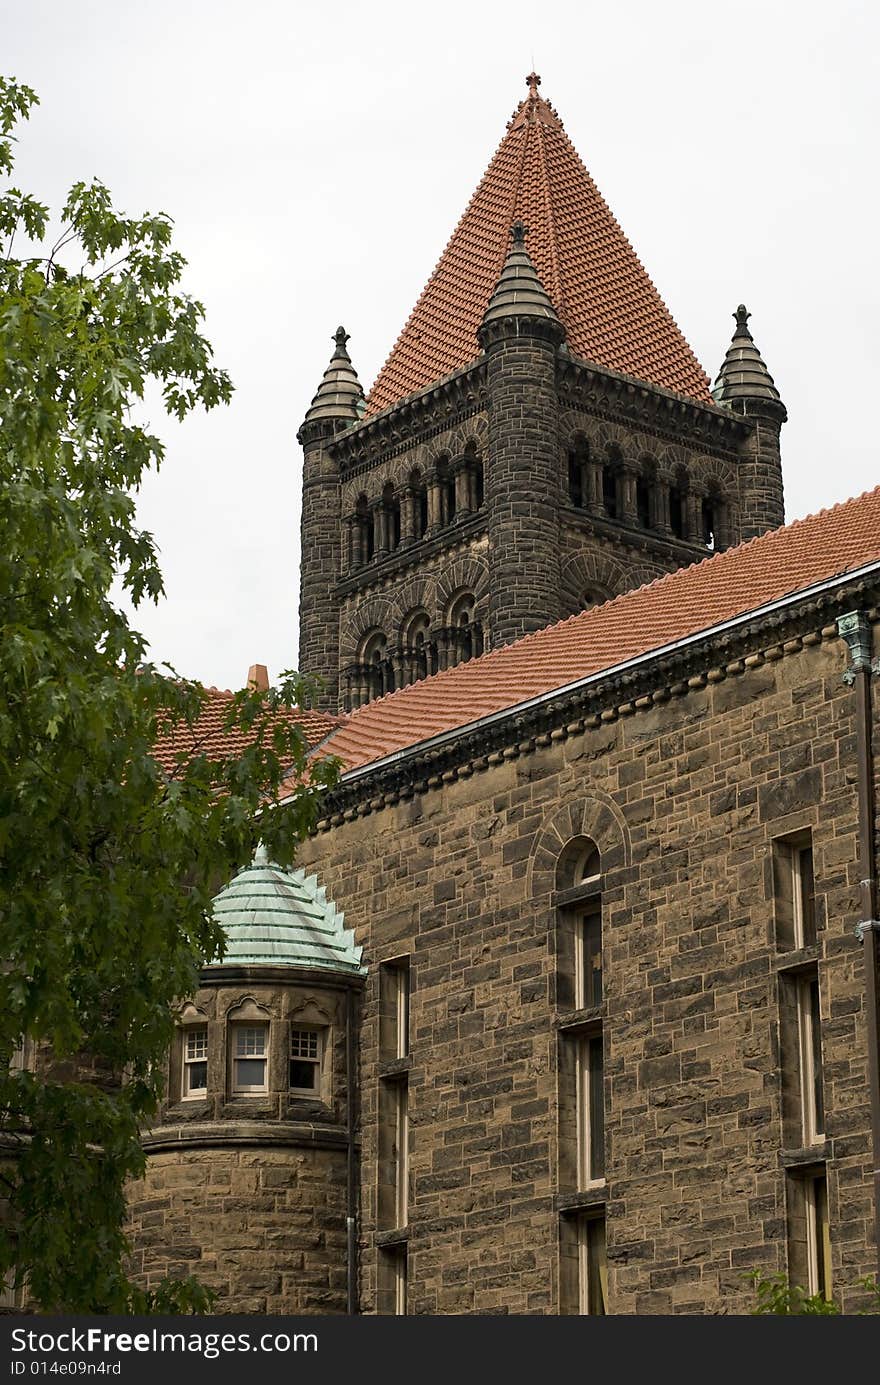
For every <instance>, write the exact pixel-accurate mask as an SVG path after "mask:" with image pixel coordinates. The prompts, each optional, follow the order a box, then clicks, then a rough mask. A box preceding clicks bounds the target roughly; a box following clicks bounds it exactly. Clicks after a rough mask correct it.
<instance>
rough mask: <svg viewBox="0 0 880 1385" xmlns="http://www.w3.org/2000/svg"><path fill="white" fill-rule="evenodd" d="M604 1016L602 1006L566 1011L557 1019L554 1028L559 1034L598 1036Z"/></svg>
mask: <svg viewBox="0 0 880 1385" xmlns="http://www.w3.org/2000/svg"><path fill="white" fill-rule="evenodd" d="M604 1014H605V1007H604V1005H593V1006H591V1007H590V1008H589V1009H588V1010H567V1011H566V1012H565V1014H564V1015H559V1016H558V1017H557V1020H556V1028H557V1029H558V1030H559V1032H560V1033H561V1034H580V1033H584V1034H588V1033H595V1034H598V1033H599V1031H600V1030H601V1028H602V1020H603V1017H604Z"/></svg>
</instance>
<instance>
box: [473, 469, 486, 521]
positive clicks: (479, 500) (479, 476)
mask: <svg viewBox="0 0 880 1385" xmlns="http://www.w3.org/2000/svg"><path fill="white" fill-rule="evenodd" d="M485 499H486V490H485V483H484V478H483V463H482V462H478V461H476V460H475V461H474V509H475V510H481V509H482V508H483V502H484V501H485Z"/></svg>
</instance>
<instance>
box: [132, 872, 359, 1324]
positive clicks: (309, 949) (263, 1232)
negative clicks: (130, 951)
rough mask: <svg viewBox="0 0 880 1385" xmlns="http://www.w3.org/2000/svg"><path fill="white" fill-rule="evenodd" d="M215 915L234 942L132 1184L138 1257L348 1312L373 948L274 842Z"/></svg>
mask: <svg viewBox="0 0 880 1385" xmlns="http://www.w3.org/2000/svg"><path fill="white" fill-rule="evenodd" d="M214 914H215V917H216V918H217V920H218V922H219V923H220V924H221V925H222V926H223V929H224V931H225V933H226V939H227V945H226V952H225V955H224V958H223V960H222V961H221V962H218V963H215V964H214V965H212V966H210V967H206V968H205V969H204V971H203V972H202V974H201V978H200V985H199V989H198V991H197V993H196V995H195V996H194V997H193V998H192V999H191V1000H189V1001H188V1002H187V1003H186V1004H185V1005H182V1006H181V1007H180V1011H179V1014H178V1023H177V1034H176V1038H175V1042H174V1045H173V1047H172V1051H171V1054H170V1055H169V1064H168V1089H167V1099H166V1101H165V1102H164V1103H163V1105H162V1108H161V1111H160V1114H159V1117H158V1119H157V1121H156V1123H155V1125H154V1126H153V1128H152V1129H151V1130H149V1131H147V1132H145V1133H144V1136H143V1143H144V1148H145V1150H146V1152H147V1171H146V1174H145V1176H144V1178H143V1179H142V1180H141V1181H140V1182H138V1183H137V1184H136V1185H134V1186H133V1187H132V1188H131V1190H130V1196H129V1207H130V1237H131V1242H132V1248H133V1261H134V1270H135V1273H136V1276H137V1278H138V1279H139V1280H140V1281H141V1282H142V1283H144V1284H145V1285H149V1284H154V1283H155V1282H156V1281H158V1280H159V1279H161V1278H163V1276H165V1275H166V1274H171V1275H175V1276H180V1275H186V1274H194V1275H195V1276H196V1278H197V1279H199V1280H200V1282H201V1283H203V1284H205V1285H207V1286H209V1287H210V1288H213V1289H215V1290H216V1291H217V1294H218V1302H217V1311H218V1312H222V1313H293V1314H311V1313H344V1312H346V1308H347V1285H348V1265H347V1223H346V1218H347V1216H348V1215H349V1214H350V1213H352V1212H353V1209H350V1208H349V1206H348V1197H347V1189H348V1183H349V1179H348V1173H349V1164H350V1161H354V1158H355V1149H354V1145H353V1133H351V1132H353V1127H354V1110H355V1083H356V1074H351V1073H349V1071H348V1058H347V1055H348V1053H349V1052H354V1051H356V1045H355V1044H353V1043H352V1044H349V1043H348V1032H349V1028H351V1030H352V1033H353V1034H355V1033H356V1029H355V1027H356V1025H357V1022H358V1008H359V1007H358V1000H359V994H360V991H361V989H362V986H363V980H364V975H365V968H364V967H363V965H362V963H361V949H360V948H359V947H357V946H356V944H355V940H354V934H353V933H352V932H351V930H348V929H346V928H345V926H344V918H343V915H342V914H341V913H340V912H339V911H338V910H337V909H336V906H335V905H334V904H333V901H332V900H331V899H328V897H327V891H326V889H325V888H324V887H323V886H322V885H319V884H318V881H317V878H316V877H315V876H313V875H312V876H309V875H306V874H305V872H304V871H302V870H286V869H284V868H283V867H281V866H278V865H275V864H273V863H271V862H270V861H269V860H268V859H267V857H266V853H265V851H264V850H263V849H262V848H261V849H260V850H258V851H257V854H256V856H255V857H254V860H253V862H252V864H251V865H249V866H246V867H245V868H244V869H243V870H241V871H239V872H238V874H237V875H236V876H235V877H234V879H233V880H231V881H230V882H229V884H228V885H226V886H225V888H224V889H222V890H221V891H220V893H219V894H218V895H217V896H216V897H215V899H214Z"/></svg>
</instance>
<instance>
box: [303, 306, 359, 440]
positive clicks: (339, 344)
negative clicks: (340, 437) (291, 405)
mask: <svg viewBox="0 0 880 1385" xmlns="http://www.w3.org/2000/svg"><path fill="white" fill-rule="evenodd" d="M333 340H334V341H335V343H336V349H335V351H334V352H333V355H332V357H331V358H330V364H329V365H328V367H327V369H326V370H325V371H324V378H323V380H322V381H321V383H320V385H319V386H318V392H317V394H316V395H315V397H314V399H313V400H312V402H311V405H310V406H309V410H308V413H307V414H306V416H305V419H304V422H305V423H313V422H314V421H315V420H316V419H321V418H332V419H344V420H347V421H348V422H351V423H357V421H358V419H359V418H360V417H361V415H362V413H363V400H364V392H363V389H362V388H361V382H360V380H359V379H358V377H357V372H356V370H355V368H354V366H353V365H352V363H351V357H350V356H349V354H348V347H347V342H348V333H347V332H346V330H345V328H344V327H337V328H336V331H335V333H334V335H333Z"/></svg>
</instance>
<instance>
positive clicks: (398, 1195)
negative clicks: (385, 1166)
mask: <svg viewBox="0 0 880 1385" xmlns="http://www.w3.org/2000/svg"><path fill="white" fill-rule="evenodd" d="M393 1090H394V1094H395V1097H396V1100H395V1103H394V1105H395V1111H394V1117H395V1119H394V1150H393V1159H394V1224H395V1226H406V1224H407V1221H408V1219H409V1089H408V1087H407V1084H406V1082H397V1083H395V1084H394V1088H393Z"/></svg>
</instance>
